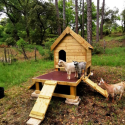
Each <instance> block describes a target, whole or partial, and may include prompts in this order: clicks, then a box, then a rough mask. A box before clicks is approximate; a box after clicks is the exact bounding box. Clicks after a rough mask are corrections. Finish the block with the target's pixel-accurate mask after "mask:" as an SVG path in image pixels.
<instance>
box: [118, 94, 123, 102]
mask: <svg viewBox="0 0 125 125" xmlns="http://www.w3.org/2000/svg"><path fill="white" fill-rule="evenodd" d="M122 95H123V93H121V94H120V97H119V99H118V101H120V100H121V98H122Z"/></svg>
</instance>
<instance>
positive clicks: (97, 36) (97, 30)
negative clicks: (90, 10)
mask: <svg viewBox="0 0 125 125" xmlns="http://www.w3.org/2000/svg"><path fill="white" fill-rule="evenodd" d="M96 42H99V0H97V26H96Z"/></svg>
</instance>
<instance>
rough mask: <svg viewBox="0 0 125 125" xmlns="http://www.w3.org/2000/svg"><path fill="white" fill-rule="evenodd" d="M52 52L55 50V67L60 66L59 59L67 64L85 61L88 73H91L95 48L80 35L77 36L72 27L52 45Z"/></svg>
mask: <svg viewBox="0 0 125 125" xmlns="http://www.w3.org/2000/svg"><path fill="white" fill-rule="evenodd" d="M51 50H54V67H55V69H58V68H60V67H59V66H58V61H59V59H61V60H64V61H66V62H72V61H78V62H81V61H85V62H86V63H87V67H86V68H87V69H88V70H87V71H88V73H89V72H90V66H91V57H92V56H91V55H92V50H93V47H92V46H91V45H90V44H89V43H88V42H87V41H86V40H85V39H83V38H82V37H81V36H80V35H78V34H76V33H75V32H74V31H73V30H71V29H70V27H67V28H66V29H65V30H64V31H63V33H62V34H61V35H60V36H59V37H58V38H57V39H56V41H55V42H54V43H53V44H52V46H51Z"/></svg>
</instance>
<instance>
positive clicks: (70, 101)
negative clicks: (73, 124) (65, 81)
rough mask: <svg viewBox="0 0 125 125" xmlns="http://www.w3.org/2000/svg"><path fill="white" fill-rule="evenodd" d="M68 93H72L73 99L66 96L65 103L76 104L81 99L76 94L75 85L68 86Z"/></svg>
mask: <svg viewBox="0 0 125 125" xmlns="http://www.w3.org/2000/svg"><path fill="white" fill-rule="evenodd" d="M70 95H74V96H75V99H71V98H66V100H65V103H67V104H73V105H77V106H78V105H79V103H80V101H81V99H80V98H79V96H76V86H70Z"/></svg>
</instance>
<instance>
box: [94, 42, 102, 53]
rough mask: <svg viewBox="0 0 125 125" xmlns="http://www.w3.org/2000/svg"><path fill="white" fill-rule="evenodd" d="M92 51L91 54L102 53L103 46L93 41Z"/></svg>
mask: <svg viewBox="0 0 125 125" xmlns="http://www.w3.org/2000/svg"><path fill="white" fill-rule="evenodd" d="M93 47H94V49H93V52H92V54H93V55H94V54H102V53H103V47H101V45H100V44H99V43H93Z"/></svg>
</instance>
